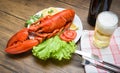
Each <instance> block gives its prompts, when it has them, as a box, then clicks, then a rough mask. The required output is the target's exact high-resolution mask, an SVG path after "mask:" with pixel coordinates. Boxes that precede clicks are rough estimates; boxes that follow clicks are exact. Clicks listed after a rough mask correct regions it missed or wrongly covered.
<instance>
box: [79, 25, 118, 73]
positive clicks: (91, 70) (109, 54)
mask: <svg viewBox="0 0 120 73" xmlns="http://www.w3.org/2000/svg"><path fill="white" fill-rule="evenodd" d="M93 34H94V31H93V30H92V31H88V30H84V31H83V34H82V36H81V50H82V51H85V52H89V53H93V54H95V55H98V56H99V58H101V59H102V60H104V61H107V62H110V63H113V64H116V65H118V66H120V27H118V28H117V29H116V30H115V32H114V34H113V36H112V38H111V41H110V45H109V46H108V47H107V48H105V49H98V48H96V47H95V46H94V45H93ZM85 71H86V73H108V72H107V71H105V70H102V69H99V68H96V67H94V66H91V65H86V66H85Z"/></svg>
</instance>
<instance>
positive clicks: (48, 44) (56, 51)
mask: <svg viewBox="0 0 120 73" xmlns="http://www.w3.org/2000/svg"><path fill="white" fill-rule="evenodd" d="M75 49H76V44H75V42H73V41H71V42H65V41H62V40H61V39H60V38H59V36H55V37H52V38H50V39H48V40H45V41H44V42H43V43H41V44H39V45H38V46H35V47H33V50H32V52H33V55H34V56H36V57H38V58H39V59H42V60H46V59H48V58H54V59H57V60H62V59H70V58H71V54H72V53H74V51H75Z"/></svg>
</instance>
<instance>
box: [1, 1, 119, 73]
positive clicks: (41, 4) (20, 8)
mask: <svg viewBox="0 0 120 73" xmlns="http://www.w3.org/2000/svg"><path fill="white" fill-rule="evenodd" d="M89 3H90V0H0V73H84V67H83V66H82V65H81V64H80V58H79V57H78V56H77V55H73V56H72V58H71V60H69V61H62V62H58V61H54V60H47V61H41V60H38V59H36V58H35V57H34V56H32V53H31V52H27V53H24V54H21V55H8V54H6V53H5V52H4V49H5V47H6V44H7V41H8V40H9V38H10V37H11V36H12V35H13V34H15V33H16V32H17V31H19V30H20V29H21V28H23V27H24V23H25V21H26V20H27V19H29V17H30V16H32V15H33V14H35V13H36V12H38V11H39V10H42V9H44V8H48V7H62V8H73V9H74V10H75V12H76V14H77V15H78V16H79V17H80V19H81V21H82V23H83V29H84V30H85V29H86V30H91V29H92V30H93V29H94V27H92V26H90V25H89V24H88V23H87V15H88V9H89ZM119 6H120V0H113V3H112V5H111V11H113V12H115V13H116V14H117V15H118V17H120V8H119ZM119 26H120V23H119ZM79 43H80V42H78V43H77V44H78V47H80V46H79Z"/></svg>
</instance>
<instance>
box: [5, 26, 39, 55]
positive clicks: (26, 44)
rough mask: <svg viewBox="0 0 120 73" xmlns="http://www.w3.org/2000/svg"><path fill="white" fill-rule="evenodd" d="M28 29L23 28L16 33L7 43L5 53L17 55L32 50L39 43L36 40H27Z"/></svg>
mask: <svg viewBox="0 0 120 73" xmlns="http://www.w3.org/2000/svg"><path fill="white" fill-rule="evenodd" d="M28 35H29V34H28V29H27V28H24V29H22V30H20V31H19V32H17V33H16V34H15V35H13V36H12V37H11V39H10V40H9V41H8V44H7V47H6V49H5V51H6V52H7V53H9V54H19V53H23V52H26V51H28V50H30V49H32V47H33V46H36V45H37V44H38V43H39V42H38V40H28Z"/></svg>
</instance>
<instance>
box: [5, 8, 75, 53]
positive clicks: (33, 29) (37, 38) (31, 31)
mask: <svg viewBox="0 0 120 73" xmlns="http://www.w3.org/2000/svg"><path fill="white" fill-rule="evenodd" d="M74 15H75V12H74V11H73V10H72V9H67V10H63V11H61V12H59V13H57V14H55V15H53V16H47V17H45V18H42V19H39V20H38V21H36V22H35V23H33V24H31V26H30V27H29V28H24V29H22V30H20V31H19V32H17V33H16V34H15V35H13V36H12V37H11V38H10V40H9V41H8V43H7V47H6V49H5V51H6V52H7V53H9V54H19V53H23V52H26V51H28V50H31V49H32V47H33V46H36V45H38V44H40V43H41V42H42V41H44V40H45V39H48V38H50V37H52V36H54V35H56V34H57V33H59V32H61V31H62V30H65V29H66V28H68V27H69V26H70V25H71V22H72V21H73V18H74Z"/></svg>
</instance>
